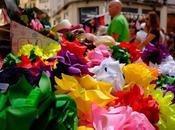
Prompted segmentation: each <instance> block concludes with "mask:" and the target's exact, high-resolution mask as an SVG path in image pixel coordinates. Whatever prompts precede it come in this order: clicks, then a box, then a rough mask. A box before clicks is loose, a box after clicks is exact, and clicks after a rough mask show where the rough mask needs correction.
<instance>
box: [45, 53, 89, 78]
mask: <svg viewBox="0 0 175 130" xmlns="http://www.w3.org/2000/svg"><path fill="white" fill-rule="evenodd" d="M54 59H58V61H59V62H58V64H57V65H56V66H57V68H56V69H55V70H54V71H53V73H54V75H56V76H60V75H61V73H64V74H70V75H78V76H80V75H83V74H91V73H90V72H89V70H88V65H87V64H86V61H85V60H84V59H82V58H81V57H78V56H76V55H74V54H73V53H70V52H69V51H64V50H63V51H61V52H60V54H59V56H57V57H52V58H50V59H49V60H48V61H50V60H54Z"/></svg>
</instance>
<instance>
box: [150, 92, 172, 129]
mask: <svg viewBox="0 0 175 130" xmlns="http://www.w3.org/2000/svg"><path fill="white" fill-rule="evenodd" d="M150 94H151V95H152V97H153V98H154V99H155V100H156V101H157V102H158V104H159V107H160V120H159V122H158V127H159V129H160V130H174V129H175V125H174V123H175V114H174V113H175V104H172V100H173V98H174V94H173V93H172V92H167V93H166V94H165V95H164V94H163V91H162V90H161V89H156V90H153V91H151V93H150Z"/></svg>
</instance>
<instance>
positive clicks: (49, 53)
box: [43, 43, 61, 58]
mask: <svg viewBox="0 0 175 130" xmlns="http://www.w3.org/2000/svg"><path fill="white" fill-rule="evenodd" d="M60 50H61V45H60V44H58V43H50V44H49V45H48V46H47V47H46V48H44V50H43V53H44V55H46V57H47V58H51V57H54V56H57V52H58V51H60Z"/></svg>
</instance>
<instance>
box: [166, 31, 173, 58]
mask: <svg viewBox="0 0 175 130" xmlns="http://www.w3.org/2000/svg"><path fill="white" fill-rule="evenodd" d="M174 43H175V42H174V33H173V32H170V33H169V34H168V40H167V46H168V49H169V52H170V54H171V55H172V56H173V57H175V45H174Z"/></svg>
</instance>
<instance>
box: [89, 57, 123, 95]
mask: <svg viewBox="0 0 175 130" xmlns="http://www.w3.org/2000/svg"><path fill="white" fill-rule="evenodd" d="M90 71H91V72H92V73H94V74H95V75H94V78H95V79H97V80H101V81H104V82H108V83H112V86H113V91H114V92H116V91H119V90H121V89H122V87H123V86H124V84H125V80H124V77H123V72H122V70H121V66H120V64H119V62H118V61H115V60H114V59H112V58H111V57H109V58H107V59H105V60H104V61H102V63H101V64H100V66H96V67H94V68H91V69H90Z"/></svg>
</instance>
